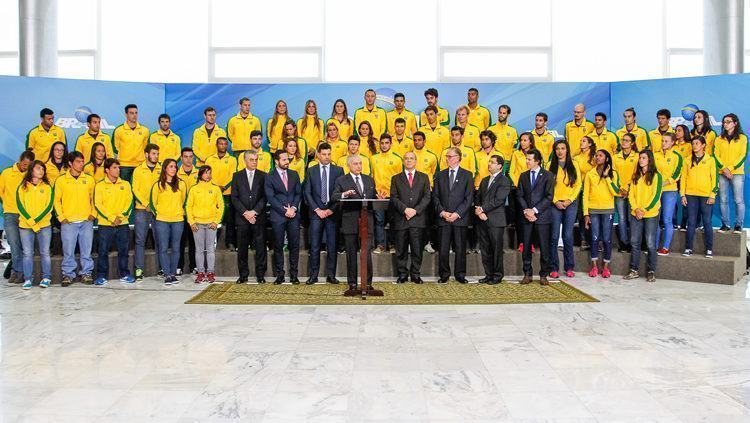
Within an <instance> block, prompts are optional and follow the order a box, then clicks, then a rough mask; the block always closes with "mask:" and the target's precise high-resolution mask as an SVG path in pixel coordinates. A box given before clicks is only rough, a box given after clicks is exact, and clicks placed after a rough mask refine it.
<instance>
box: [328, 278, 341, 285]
mask: <svg viewBox="0 0 750 423" xmlns="http://www.w3.org/2000/svg"><path fill="white" fill-rule="evenodd" d="M326 282H328V283H332V284H334V285H336V284H338V283H339V280H338V279H336V278H326Z"/></svg>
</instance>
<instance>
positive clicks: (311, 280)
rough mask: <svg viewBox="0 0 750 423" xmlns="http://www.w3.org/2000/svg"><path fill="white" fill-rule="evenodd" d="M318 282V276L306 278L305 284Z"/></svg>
mask: <svg viewBox="0 0 750 423" xmlns="http://www.w3.org/2000/svg"><path fill="white" fill-rule="evenodd" d="M316 283H318V278H307V280H306V281H305V285H315V284H316Z"/></svg>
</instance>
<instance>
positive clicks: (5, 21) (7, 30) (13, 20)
mask: <svg viewBox="0 0 750 423" xmlns="http://www.w3.org/2000/svg"><path fill="white" fill-rule="evenodd" d="M0 51H18V2H17V1H0Z"/></svg>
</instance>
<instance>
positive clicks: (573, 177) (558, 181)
mask: <svg viewBox="0 0 750 423" xmlns="http://www.w3.org/2000/svg"><path fill="white" fill-rule="evenodd" d="M549 171H550V172H552V174H553V175H555V176H556V178H555V195H554V197H553V198H552V205H553V206H554V207H551V208H550V210H551V211H552V230H551V236H550V241H551V243H552V245H551V247H550V251H551V252H552V254H551V257H550V259H551V263H552V269H553V270H552V272H551V273H550V277H551V278H553V279H557V278H559V277H560V273H559V270H560V258H559V255H558V254H557V244H558V239H559V238H560V225H562V241H563V260H564V263H563V264H564V266H565V276H567V277H569V278H572V277H575V273H573V268H574V267H575V257H574V255H573V225H574V224H575V221H576V215H577V214H578V194H579V193H580V191H581V183H582V179H583V178H582V177H581V171H580V170H579V169H578V165H577V164H576V163H575V161H574V160H573V158H572V157H570V146H569V145H568V141H567V140H564V139H562V140H558V141H555V147H554V155H553V156H552V162H551V163H550V166H549Z"/></svg>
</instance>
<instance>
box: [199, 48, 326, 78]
mask: <svg viewBox="0 0 750 423" xmlns="http://www.w3.org/2000/svg"><path fill="white" fill-rule="evenodd" d="M214 78H217V79H228V80H251V79H256V80H257V79H261V80H269V81H272V80H280V79H317V78H320V53H318V52H311V51H307V52H305V51H257V52H255V51H248V52H216V53H215V56H214Z"/></svg>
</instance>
